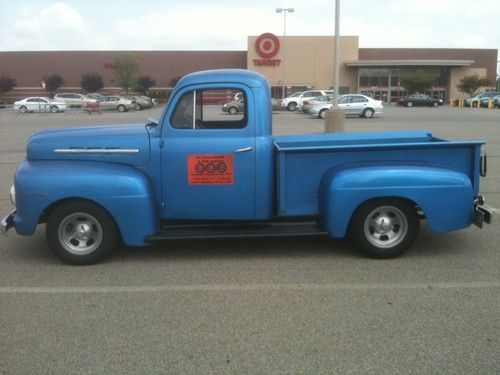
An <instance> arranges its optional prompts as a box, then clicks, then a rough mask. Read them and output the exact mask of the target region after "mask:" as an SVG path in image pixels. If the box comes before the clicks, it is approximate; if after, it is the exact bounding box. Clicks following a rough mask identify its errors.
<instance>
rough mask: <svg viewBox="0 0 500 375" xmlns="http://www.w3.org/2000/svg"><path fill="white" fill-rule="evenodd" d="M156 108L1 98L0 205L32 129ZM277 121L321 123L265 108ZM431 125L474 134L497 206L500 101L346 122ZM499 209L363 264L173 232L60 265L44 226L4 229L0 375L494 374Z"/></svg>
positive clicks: (329, 252)
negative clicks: (25, 111) (20, 231)
mask: <svg viewBox="0 0 500 375" xmlns="http://www.w3.org/2000/svg"><path fill="white" fill-rule="evenodd" d="M161 110H162V109H161V108H156V109H152V110H146V111H131V112H128V113H115V112H110V113H106V112H105V113H103V114H101V115H96V114H93V115H87V114H83V113H72V114H63V113H58V114H29V115H19V114H14V113H12V112H11V111H9V110H0V213H2V214H4V213H6V212H7V211H8V210H9V209H10V208H11V207H12V205H11V203H10V201H9V188H10V185H11V183H12V178H13V175H14V172H15V169H16V167H17V164H18V163H19V162H20V161H21V160H23V158H24V155H25V151H24V147H25V143H26V140H27V139H28V137H29V135H30V134H31V133H32V132H33V131H36V130H39V129H46V128H49V127H51V128H52V127H73V126H78V125H82V124H83V125H90V124H122V123H138V122H144V121H145V119H146V118H148V117H159V116H160V115H161ZM273 121H274V129H273V131H274V133H276V134H299V133H311V132H312V133H319V132H322V131H323V126H324V125H323V124H324V123H323V120H319V119H311V118H309V117H308V116H306V115H304V114H300V113H289V112H280V111H277V112H275V113H274V114H273ZM401 129H428V130H430V131H432V132H433V133H434V135H436V136H438V137H442V138H446V139H457V140H460V139H485V140H486V141H487V150H488V176H487V177H486V178H483V179H482V180H481V191H482V192H483V193H484V196H485V197H486V200H487V202H489V203H490V204H491V205H493V206H496V207H500V110H487V109H482V110H477V109H470V108H461V109H460V108H448V107H440V108H397V107H392V106H389V107H386V108H385V114H384V116H383V117H381V118H374V119H361V118H349V119H347V120H346V130H347V131H355V132H361V131H377V130H401ZM499 221H500V219H499V220H497V221H495V222H494V223H493V224H492V225H489V226H485V228H483V229H479V228H476V227H474V226H472V227H470V228H468V229H466V230H462V231H458V232H453V233H446V234H437V233H433V232H432V231H430V229H429V228H428V227H427V226H426V223H425V221H424V222H422V223H421V230H420V233H419V236H418V238H417V240H416V243H415V244H414V246H413V247H412V248H411V249H410V250H409V251H408V252H407V253H406V254H405V255H403V256H402V257H400V258H397V259H392V260H373V259H367V258H364V257H362V256H360V255H359V254H358V253H357V252H356V251H355V250H354V249H352V248H351V247H350V245H349V243H348V242H346V241H343V240H331V239H329V238H314V239H311V238H303V239H279V240H278V239H252V240H249V239H240V240H210V241H176V242H168V243H161V244H157V245H155V246H152V247H150V248H121V249H117V250H116V251H115V252H114V253H113V254H112V256H111V257H109V258H108V259H107V260H106V261H105V262H103V263H101V264H98V265H94V266H86V267H74V266H68V265H64V264H62V263H61V262H60V261H58V260H57V259H56V258H55V257H54V256H53V255H52V254H51V252H50V250H49V248H48V245H47V243H46V241H45V236H44V229H45V228H44V226H43V225H40V226H39V228H38V229H37V231H36V233H35V234H34V235H33V236H30V237H22V236H18V235H17V234H16V233H15V232H14V231H11V232H9V235H8V237H6V238H0V373H4V374H68V373H85V374H124V373H141V374H212V373H216V374H223V373H228V374H229V373H230V374H276V373H278V374H284V373H286V374H289V373H294V374H295V373H297V374H302V373H304V374H318V373H338V374H365V373H369V374H398V373H401V374H407V373H415V374H436V373H439V374H442V373H446V374H495V373H497V374H498V373H500V363H499V358H500V349H499V348H500V342H499V341H500V340H499V339H500V324H499V323H500V321H499V316H500V314H499V306H500V293H499V292H500V272H499V271H500V261H499V260H500V257H499V247H500V246H499V234H500V231H499V229H500V224H499Z"/></svg>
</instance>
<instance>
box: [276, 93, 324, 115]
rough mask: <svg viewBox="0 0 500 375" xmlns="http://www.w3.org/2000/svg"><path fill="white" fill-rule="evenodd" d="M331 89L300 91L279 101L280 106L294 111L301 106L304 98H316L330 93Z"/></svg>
mask: <svg viewBox="0 0 500 375" xmlns="http://www.w3.org/2000/svg"><path fill="white" fill-rule="evenodd" d="M332 93H333V91H332V90H309V91H303V92H300V93H295V94H293V95H291V96H289V97H288V98H285V99H283V100H282V101H281V107H282V108H286V109H288V110H289V111H295V110H296V109H301V108H302V103H303V102H304V100H306V99H311V98H316V97H318V96H322V95H331V94H332Z"/></svg>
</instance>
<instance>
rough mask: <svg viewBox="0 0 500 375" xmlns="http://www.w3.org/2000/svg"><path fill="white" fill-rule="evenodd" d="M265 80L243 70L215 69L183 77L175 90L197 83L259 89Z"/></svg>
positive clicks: (254, 73) (261, 76)
mask: <svg viewBox="0 0 500 375" xmlns="http://www.w3.org/2000/svg"><path fill="white" fill-rule="evenodd" d="M264 82H266V78H265V77H264V76H263V75H261V74H259V73H256V72H253V71H250V70H245V69H215V70H204V71H201V72H195V73H191V74H188V75H186V76H184V77H183V78H182V79H181V80H180V81H179V82H178V83H177V85H176V88H180V87H184V86H189V85H193V84H199V83H242V84H245V85H247V86H249V87H260V86H262V84H263V83H264Z"/></svg>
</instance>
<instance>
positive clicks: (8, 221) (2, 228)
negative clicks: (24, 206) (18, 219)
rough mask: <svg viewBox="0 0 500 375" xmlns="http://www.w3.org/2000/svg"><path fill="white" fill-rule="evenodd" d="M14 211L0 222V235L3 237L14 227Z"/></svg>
mask: <svg viewBox="0 0 500 375" xmlns="http://www.w3.org/2000/svg"><path fill="white" fill-rule="evenodd" d="M15 213H16V210H12V211H11V212H10V213H9V214H8V215H6V216H4V217H3V218H2V220H1V221H0V233H1V234H2V235H4V236H6V235H7V231H8V230H9V229H10V228H12V227H13V226H14V214H15Z"/></svg>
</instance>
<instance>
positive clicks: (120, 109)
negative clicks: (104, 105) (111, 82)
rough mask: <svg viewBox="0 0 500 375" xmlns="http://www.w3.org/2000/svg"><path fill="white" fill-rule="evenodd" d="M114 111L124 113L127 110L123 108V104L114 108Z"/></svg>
mask: <svg viewBox="0 0 500 375" xmlns="http://www.w3.org/2000/svg"><path fill="white" fill-rule="evenodd" d="M116 109H117V110H118V112H125V111H126V110H127V108H125V106H124V105H123V104H120V105H119V106H118V107H116Z"/></svg>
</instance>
